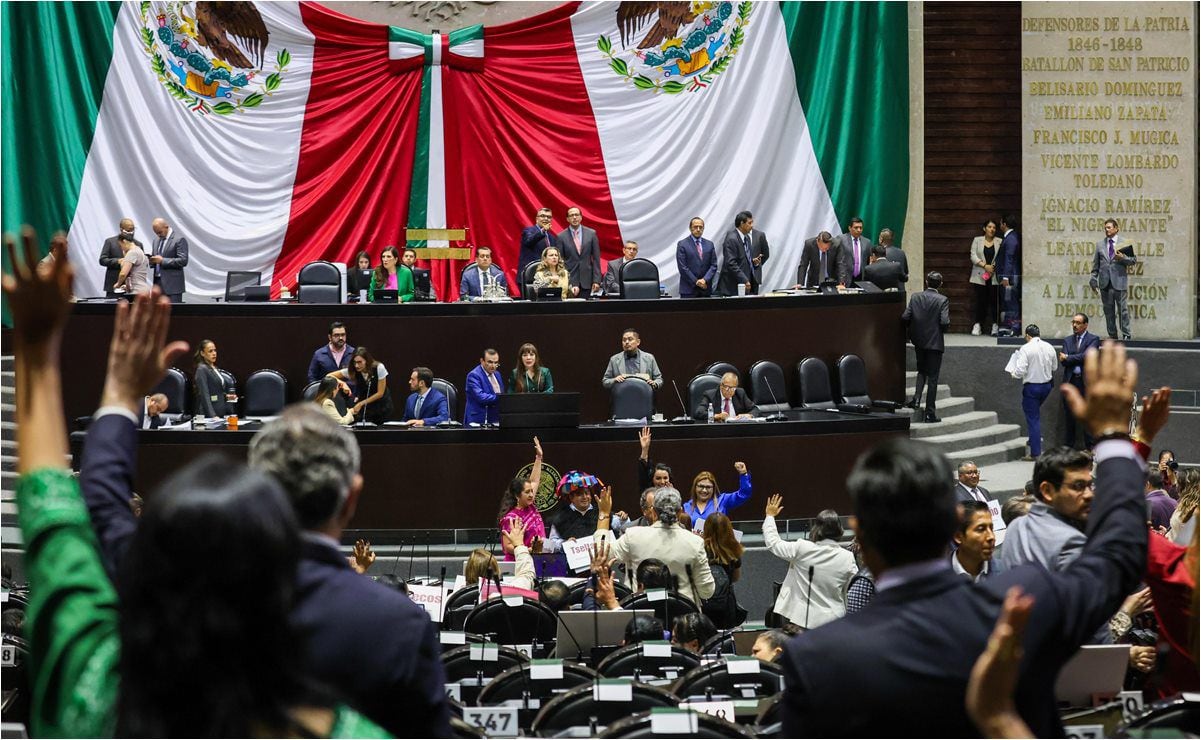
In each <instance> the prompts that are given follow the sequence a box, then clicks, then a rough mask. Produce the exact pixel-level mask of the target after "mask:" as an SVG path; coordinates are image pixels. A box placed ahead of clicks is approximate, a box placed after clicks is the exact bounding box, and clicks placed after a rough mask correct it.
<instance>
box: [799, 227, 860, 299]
mask: <svg viewBox="0 0 1201 740" xmlns="http://www.w3.org/2000/svg"><path fill="white" fill-rule="evenodd" d="M826 275H827V276H828V277H829V278H830V279H832V280H837V281H838V284H839V285H850V284H851V278H850V270H849V269H847V265H846V262H845V261H844V260H843V259H842V247H841V246H840V245H839V243H838V241H837V240H836V241H834V242H832V243H831V244H830V249H829V250H828V252H827V253H826ZM796 281H797V285H804V286H806V287H808V288H816V287H817V286H819V285H821V282H822V281H821V250H820V249H818V248H817V237H816V236H815V237H812V238H809V239H806V240H805V243H804V244H803V245H802V246H801V265H800V267H798V268H797V273H796Z"/></svg>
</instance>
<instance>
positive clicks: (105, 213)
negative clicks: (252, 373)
mask: <svg viewBox="0 0 1201 740" xmlns="http://www.w3.org/2000/svg"><path fill="white" fill-rule="evenodd" d="M0 13H2V16H0V23H2V24H3V60H2V62H3V73H4V77H3V94H4V100H5V101H6V105H5V106H4V112H3V206H2V208H3V226H4V228H5V229H6V230H11V229H14V228H15V227H16V226H17V225H19V224H20V223H22V222H29V223H32V224H33V225H34V226H35V227H37V228H38V229H39V230H40V231H43V232H49V231H52V230H54V229H56V228H63V227H67V226H69V228H70V244H71V247H70V248H71V250H72V258H73V260H74V261H75V262H76V264H77V269H78V272H79V277H78V283H77V285H76V293H77V294H79V295H81V296H89V295H100V294H102V293H103V290H104V288H103V286H102V285H101V283H102V282H103V280H102V279H103V275H104V269H103V268H102V267H101V266H100V265H99V263H98V261H97V256H98V253H99V250H100V247H101V244H102V242H103V241H104V239H105V238H107V237H109V236H113V235H115V234H116V232H117V223H118V221H119V220H120V219H121V218H122V217H125V216H128V217H131V218H133V219H134V221H135V222H136V224H137V227H138V230H139V234H140V237H141V238H142V240H143V242H144V243H147V244H149V239H150V233H149V226H150V221H151V220H152V219H153V218H155V217H160V216H161V217H163V218H165V219H166V220H167V221H168V222H169V223H170V224H171V225H172V227H173V228H174V229H175V230H176V231H177V232H179V233H181V234H183V235H184V236H186V237H187V238H188V240H189V242H190V244H191V255H190V260H191V261H190V263H189V265H188V267H187V270H186V277H187V283H188V291H189V292H190V293H195V294H202V295H219V294H221V293H222V292H223V291H224V286H225V274H226V273H227V272H228V271H231V270H256V271H261V272H262V273H263V274H264V275H265V276H267V277H269V278H270V280H271V282H272V284H273V285H274V286H276V287H277V288H278V287H279V286H280V285H281V284H286V285H289V286H294V285H295V283H296V275H297V272H298V271H299V269H300V267H301V266H303V265H304V264H305V263H307V262H310V261H312V260H315V259H328V260H334V261H340V262H348V261H350V260H351V259H352V257H353V255H354V254H355V253H357V252H358V251H359V250H363V249H366V250H367V251H368V252H369V253H370V254H371V256H372V258H373V259H376V258H378V255H379V253H380V250H381V249H382V248H383V247H385V246H388V245H397V246H399V245H402V244H403V243H404V231H405V229H406V228H407V227H430V228H436V227H449V228H467V230H468V236H467V240H468V242H469V243H471V244H473V245H485V244H486V245H489V246H492V247H493V248H494V250H495V251H496V255H497V262H498V263H499V264H500V266H501V267H502V268H505V269H506V270H507V271H508V272H509V273H510V277H511V278H512V275H513V271H514V270H515V267H516V263H517V252H518V242H519V235H520V232H521V229H522V228H523V227H524V226H526V225H529V224H530V223H532V221H533V216H534V214H535V212H536V211H537V210H538V208H539V207H541V206H548V207H550V208H551V209H552V210H553V211H554V214H555V227H556V229H562V228H564V227H565V225H566V222H565V212H566V209H567V208H568V207H569V206H573V205H575V206H579V207H580V208H581V209H582V210H583V213H584V222H585V224H586V225H588V226H591V227H593V228H595V229H596V230H597V231H598V233H599V235H600V239H601V246H602V252H603V256H604V257H605V258H612V257H617V256H619V255H620V251H621V243H622V242H623V241H624V240H627V239H633V240H635V241H637V242H639V244H640V245H641V247H642V251H641V256H644V257H648V258H650V259H652V260H654V261H655V262H656V263H657V264H658V266H659V270H660V274H661V276H662V279H663V282H664V283H666V284H667V285H668V286H669V287H671V288H672V289H673V291H674V288H675V286H676V284H677V282H678V278H677V271H676V266H675V244H676V242H677V241H678V240H680V239H681V238H683V237H684V236H685V235H686V234H687V226H688V221H689V219H690V218H691V217H692V216H701V217H702V218H704V219H705V221H706V223H707V233H706V235H707V236H708V237H709V238H711V239H713V240H714V241H715V242H719V243H720V239H721V236H722V235H723V234H724V233H725V232H726V231H727V230H728V229H730V228H731V226H732V222H733V217H734V215H735V214H736V213H737V212H739V211H741V210H744V209H745V210H750V211H751V212H753V214H754V216H755V222H756V227H757V228H761V229H763V230H764V231H766V232H767V234H768V238H769V240H770V242H771V244H772V253H771V258H770V259H769V261H768V263H767V264H766V266H765V275H764V282H765V284H766V285H767V286H769V287H779V286H784V285H788V284H791V283H792V282H793V280H794V277H795V273H796V267H797V264H798V262H799V258H800V249H801V244H802V241H803V240H804V239H805V238H808V237H810V236H812V235H813V234H815V233H816V232H817V231H819V230H822V229H826V230H829V231H831V232H835V233H837V232H839V231H841V230H842V229H841V228H840V224H845V223H846V222H847V221H848V220H849V219H850V218H851V217H852V216H855V215H858V216H862V217H863V218H864V219H865V220H866V222H867V229H868V230H869V232H872V233H874V232H875V231H877V230H879V229H880V228H882V227H885V226H888V227H891V228H893V229H894V230H895V231H897V232H898V233H899V232H900V230H901V228H902V226H903V222H904V216H905V209H906V193H907V190H908V123H907V122H908V102H907V101H908V98H907V96H908V77H907V69H908V64H907V50H906V25H907V18H906V9H905V5H904V3H878V4H877V3H821V2H813V3H808V2H802V3H786V4H782V5H781V4H776V3H768V2H754V3H752V2H742V3H736V2H691V3H688V2H682V3H681V2H673V3H621V2H597V3H583V4H580V3H568V4H565V5H562V6H559V7H556V8H554V9H551V10H549V11H547V12H545V13H543V14H541V15H538V16H536V17H533V18H529V19H525V20H521V21H517V22H514V23H510V24H505V25H500V26H488V27H482V28H481V27H475V28H466V29H458V30H456V31H452V32H450V33H448V34H445V35H423V34H418V33H415V32H412V31H407V30H404V29H396V28H389V27H387V26H382V25H378V24H372V23H366V22H363V21H358V20H354V19H351V18H348V17H346V16H344V15H341V14H340V13H338V12H336V11H335V10H333V9H331V8H328V7H325V6H322V5H319V4H316V3H290V2H281V3H244V2H243V3H210V2H140V3H139V2H130V3H107V4H105V3H100V4H91V3H4V4H3V5H2V6H0ZM38 39H41V40H42V41H41V42H39V41H37V40H38ZM51 39H52V40H53V43H43V42H45V41H46V40H51ZM461 265H462V263H455V264H449V263H438V264H437V265H435V271H434V274H435V277H436V279H437V281H438V283H439V293H440V295H441V297H443V298H445V299H449V298H454V297H455V295H456V294H457V287H458V286H457V283H458V280H457V275H458V272H459V269H460V268H461Z"/></svg>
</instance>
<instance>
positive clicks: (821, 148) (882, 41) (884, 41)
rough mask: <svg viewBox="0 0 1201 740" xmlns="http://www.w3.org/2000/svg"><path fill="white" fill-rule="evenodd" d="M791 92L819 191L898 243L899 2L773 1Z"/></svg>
mask: <svg viewBox="0 0 1201 740" xmlns="http://www.w3.org/2000/svg"><path fill="white" fill-rule="evenodd" d="M780 12H781V13H782V14H783V16H784V27H785V30H786V33H787V35H788V47H789V50H790V51H791V53H792V61H793V68H794V69H795V70H796V85H797V93H798V95H799V96H800V100H801V107H802V108H803V109H804V111H805V122H806V123H807V124H808V126H809V135H810V138H811V139H812V141H813V149H814V153H815V154H816V155H817V161H818V164H819V165H820V166H821V171H822V176H823V177H824V179H825V181H826V188H827V189H828V190H829V191H830V199H831V200H832V201H833V203H834V212H835V213H836V214H838V222H839V225H840V226H842V227H843V228H845V227H846V225H847V222H848V221H849V220H850V219H851V217H853V216H860V217H862V218H863V219H864V221H865V222H866V225H867V228H868V229H871V230H872V234H871V236H872V238H873V240H874V238H875V235H876V233H877V232H878V231H879V230H880V229H881V228H883V227H885V226H887V227H889V228H891V229H892V230H893V232H894V234H895V236H896V239H895V243H897V244H902V243H903V242H902V240H901V236H902V230H903V229H904V226H905V210H906V207H907V205H908V197H909V43H908V38H909V33H908V28H909V20H908V10H907V8H906V5H905V3H903V2H880V3H858V2H798V3H781V4H780Z"/></svg>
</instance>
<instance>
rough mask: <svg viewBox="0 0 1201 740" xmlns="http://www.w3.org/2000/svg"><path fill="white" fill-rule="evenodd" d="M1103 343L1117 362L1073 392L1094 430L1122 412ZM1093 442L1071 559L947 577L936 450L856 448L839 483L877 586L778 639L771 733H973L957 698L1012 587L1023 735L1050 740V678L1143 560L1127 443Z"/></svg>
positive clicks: (1120, 374)
mask: <svg viewBox="0 0 1201 740" xmlns="http://www.w3.org/2000/svg"><path fill="white" fill-rule="evenodd" d="M1107 354H1108V352H1107ZM1113 354H1115V355H1119V354H1120V356H1121V358H1120V361H1118V362H1115V361H1111V360H1110V359H1109V358H1106V357H1103V358H1098V359H1100V360H1101V363H1099V364H1100V368H1099V370H1098V373H1099V375H1103V376H1104V380H1103V381H1097V382H1095V383H1094V387H1093V388H1092V389H1091V391H1090V395H1089V397H1088V399H1087V401H1085V400H1084V399H1080V398H1079V397H1077V398H1076V401H1077V404H1076V405H1075V406H1074V408H1077V410H1078V413H1079V415H1080V418H1081V419H1082V420H1084V421H1086V423H1088V424H1089V425H1090V426H1091V427H1092V428H1093V429H1094V430H1100V429H1119V430H1124V429H1125V428H1126V424H1127V422H1128V421H1129V407H1130V396H1131V394H1132V393H1133V389H1134V385H1133V382H1132V380H1133V379H1131V378H1128V377H1124V376H1125V369H1124V367H1123V365H1124V364H1125V351H1124V349H1123V348H1121V347H1117V348H1115V352H1114V353H1113ZM1090 369H1091V366H1090ZM1152 436H1153V435H1152ZM1097 450H1098V454H1097V462H1098V471H1097V481H1098V489H1097V495H1096V502H1097V503H1096V505H1095V507H1094V509H1093V513H1092V516H1090V517H1089V524H1088V528H1089V540H1088V544H1087V545H1086V546H1085V550H1084V553H1083V554H1082V555H1081V556H1080V558H1079V559H1078V560H1077V561H1076V562H1075V563H1073V564H1072V565H1071V566H1069V567H1068V568H1067V569H1066V570H1064V571H1063V572H1060V573H1050V572H1048V571H1047V570H1046V569H1045V568H1042V567H1040V566H1036V565H1026V566H1022V567H1019V568H1015V569H1013V570H1008V571H1005V572H1002V573H998V574H996V575H994V576H992V577H991V578H989V579H988V580H986V581H984V582H982V583H980V584H972V583H970V582H969V581H968V580H967V579H965V578H963V577H962V576H959V575H956V574H955V573H954V572H953V571H952V569H951V566H950V563H949V562H948V561H947V558H946V554H945V553H946V545H947V542H948V541H949V540H950V538H951V536H952V533H953V532H954V530H955V527H956V510H955V497H954V494H953V493H952V491H951V482H950V481H949V480H947V478H946V475H945V472H944V471H945V470H946V465H947V463H946V459H945V458H944V457H943V456H942V455H941V454H939V453H938V452H937V451H935V450H934V449H932V448H930V447H928V446H925V445H922V444H920V443H917V442H914V441H910V440H908V439H897V440H890V441H888V442H885V443H883V444H881V445H879V446H878V447H876V448H875V449H873V450H871V451H869V452H867V453H866V454H865V455H864V456H863V457H861V458H860V459H859V461H858V462H857V463H856V464H855V467H854V469H853V470H852V472H851V475H850V477H849V478H848V480H847V488H848V491H849V493H850V495H851V500H852V502H853V504H852V505H853V509H854V514H855V517H856V518H855V519H854V520H852V521H853V522H855V523H854V525H853V526H854V528H855V531H856V535H857V536H858V538H859V542H860V544H861V548H862V555H863V559H864V562H866V563H867V565H868V567H869V568H870V569H871V572H872V573H873V574H874V575H875V578H876V588H877V593H876V596H875V598H874V599H873V600H872V601H871V603H870V604H868V605H867V606H866V607H865V608H864V609H863V610H862V611H859V612H856V613H854V614H848V615H847V616H846V617H844V618H843V619H839V620H836V621H834V622H830V623H828V624H826V625H823V626H821V627H818V628H816V629H814V630H811V631H809V632H806V633H805V634H803V635H801V636H799V637H797V638H795V639H794V640H792V641H791V642H789V643H788V645H787V646H786V648H785V655H784V658H783V661H782V662H783V667H784V673H785V682H784V683H785V687H786V688H785V692H784V699H783V703H782V707H781V716H782V721H783V735H784V736H785V737H885V736H887V737H919V736H920V737H977V736H979V734H980V732H981V730H980V729H979V728H977V727H975V726H973V724H972V722H971V720H970V719H969V717H968V715H967V712H966V711H965V708H964V699H963V697H964V694H965V690H966V687H967V683H968V677H969V674H970V673H971V670H972V666H973V665H974V664H975V662H976V659H977V657H979V655H980V653H981V652H982V651H983V650H984V647H985V645H986V644H987V643H988V639H989V636H990V634H991V633H992V629H993V626H994V623H995V621H996V618H997V614H998V613H999V612H1000V609H1001V604H1002V602H1003V600H1004V598H1005V595H1006V593H1007V592H1008V590H1009V589H1010V588H1011V587H1014V586H1018V587H1020V588H1021V589H1022V591H1024V592H1025V593H1026V594H1028V595H1030V596H1032V597H1033V599H1034V603H1033V611H1032V613H1031V615H1030V620H1029V622H1028V624H1027V627H1026V632H1025V636H1024V639H1023V643H1022V646H1023V653H1024V656H1025V657H1024V659H1023V661H1022V665H1021V669H1020V671H1021V673H1020V676H1019V678H1018V681H1017V687H1016V691H1015V692H1014V697H1013V698H1014V703H1015V705H1016V709H1017V711H1018V713H1019V714H1020V715H1021V718H1022V719H1023V720H1024V721H1025V722H1026V724H1027V725H1028V726H1029V727H1030V729H1031V730H1032V731H1033V733H1034V735H1035V736H1037V737H1062V736H1063V727H1062V725H1061V723H1060V719H1059V712H1058V709H1057V706H1056V701H1055V693H1054V686H1055V680H1056V677H1057V676H1058V674H1059V671H1060V669H1061V668H1062V667H1063V665H1064V664H1065V663H1066V662H1067V661H1068V660H1069V659H1070V658H1071V657H1072V655H1073V654H1074V653H1075V652H1076V651H1077V649H1078V648H1079V646H1080V645H1081V644H1082V643H1083V642H1085V641H1086V640H1087V639H1088V638H1089V636H1090V635H1091V634H1092V633H1093V631H1094V630H1095V629H1096V628H1097V627H1098V626H1099V625H1101V624H1103V623H1104V622H1105V621H1106V620H1107V619H1108V618H1109V617H1110V616H1111V615H1112V614H1113V613H1114V611H1116V610H1117V608H1118V606H1119V605H1120V604H1121V603H1122V600H1123V599H1124V598H1125V597H1126V595H1127V594H1129V593H1130V591H1131V590H1132V589H1133V588H1134V586H1135V585H1136V584H1137V583H1138V580H1139V577H1140V575H1141V573H1142V571H1143V567H1144V563H1145V560H1146V550H1147V528H1146V524H1145V521H1144V520H1145V511H1144V504H1143V496H1142V481H1143V471H1142V466H1141V465H1140V464H1139V463H1138V462H1136V460H1138V459H1139V458H1138V455H1137V453H1136V452H1135V448H1134V446H1133V445H1132V444H1131V443H1130V441H1129V439H1128V438H1122V436H1121V435H1120V433H1115V436H1114V438H1113V439H1111V440H1110V441H1109V442H1106V443H1104V444H1100V445H1098V447H1097Z"/></svg>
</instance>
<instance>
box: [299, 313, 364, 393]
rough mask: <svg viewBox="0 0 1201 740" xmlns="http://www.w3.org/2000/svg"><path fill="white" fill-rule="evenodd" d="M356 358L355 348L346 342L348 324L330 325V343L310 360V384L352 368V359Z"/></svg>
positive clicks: (319, 349)
mask: <svg viewBox="0 0 1201 740" xmlns="http://www.w3.org/2000/svg"><path fill="white" fill-rule="evenodd" d="M351 357H354V347H353V346H351V344H350V342H348V341H346V324H343V323H342V322H341V321H334V322H332V323H331V324H330V325H329V343H328V344H323V345H321V346H320V347H318V348H317V350H316V351H315V352H313V359H311V360H309V382H310V383H316V382H319V381H320V380H321V379H322V378H324V377H325V376H326V375H329V374H330V373H332V372H333V371H335V370H344V369H346V368H347V367H349V366H350V358H351Z"/></svg>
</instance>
